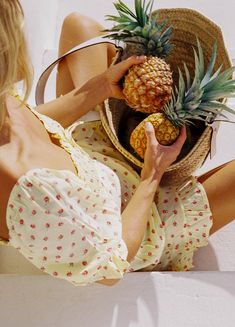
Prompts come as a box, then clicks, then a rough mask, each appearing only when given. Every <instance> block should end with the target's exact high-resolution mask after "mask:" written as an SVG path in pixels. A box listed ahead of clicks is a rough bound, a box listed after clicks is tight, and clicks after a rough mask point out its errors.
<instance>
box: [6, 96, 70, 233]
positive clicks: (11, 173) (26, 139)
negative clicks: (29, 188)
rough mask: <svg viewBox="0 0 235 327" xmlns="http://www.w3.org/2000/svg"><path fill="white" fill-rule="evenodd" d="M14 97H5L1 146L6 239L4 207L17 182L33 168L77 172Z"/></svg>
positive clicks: (67, 155) (59, 148) (41, 125)
mask: <svg viewBox="0 0 235 327" xmlns="http://www.w3.org/2000/svg"><path fill="white" fill-rule="evenodd" d="M19 105H20V101H19V100H18V99H16V98H15V97H11V96H9V97H8V98H7V103H6V106H7V111H8V117H7V119H6V123H5V127H4V128H3V129H2V132H1V145H0V180H1V189H2V190H4V192H1V193H0V237H2V238H4V239H8V236H9V235H8V228H7V225H6V207H7V203H8V199H9V196H10V193H11V190H12V188H13V186H14V185H15V183H16V182H17V180H18V179H19V178H20V176H22V175H23V174H25V173H26V172H27V171H29V170H31V169H33V168H52V169H59V170H60V169H66V170H70V171H72V172H73V173H76V168H75V166H74V164H73V162H72V160H71V159H70V155H69V154H68V153H67V152H66V151H65V150H64V149H62V148H61V147H60V146H59V141H58V139H57V138H55V137H53V136H52V135H51V136H50V135H49V134H48V132H47V131H46V129H45V128H44V126H43V124H42V123H41V122H40V120H39V119H38V118H37V117H36V116H35V115H34V114H33V113H32V112H31V111H30V110H29V109H28V108H27V107H26V106H23V105H22V106H20V107H19Z"/></svg>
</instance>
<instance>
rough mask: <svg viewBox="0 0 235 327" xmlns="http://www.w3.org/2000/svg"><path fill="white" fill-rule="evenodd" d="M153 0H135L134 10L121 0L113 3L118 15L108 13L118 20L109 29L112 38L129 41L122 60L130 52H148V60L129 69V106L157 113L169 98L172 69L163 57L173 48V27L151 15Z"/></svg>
mask: <svg viewBox="0 0 235 327" xmlns="http://www.w3.org/2000/svg"><path fill="white" fill-rule="evenodd" d="M153 1H154V0H150V1H149V2H148V3H146V0H135V13H134V12H132V11H131V10H130V9H129V8H128V7H127V6H126V5H125V4H124V3H123V2H122V1H121V0H119V1H118V2H117V3H115V4H114V6H115V8H116V9H117V11H118V13H119V16H110V15H109V16H107V19H108V20H112V21H115V22H116V23H118V24H117V25H116V26H114V27H113V28H112V29H110V30H106V31H109V32H112V33H111V34H109V35H108V37H109V38H111V39H116V40H123V41H124V42H125V43H126V45H127V46H126V49H124V51H123V53H122V56H121V58H120V60H123V59H125V58H127V57H130V56H131V55H146V56H147V58H146V61H145V62H144V63H142V64H140V65H135V66H133V67H131V68H130V69H129V72H128V74H127V75H126V76H125V77H124V88H123V93H124V95H125V99H126V102H127V104H128V105H129V107H131V108H133V109H135V110H136V111H141V112H144V113H152V112H158V111H160V110H161V109H162V107H163V106H164V105H165V104H166V103H167V102H168V101H169V100H170V98H171V94H172V84H173V79H172V72H171V69H170V66H169V65H168V64H167V63H166V62H165V60H164V58H165V57H166V56H168V55H169V53H170V51H171V50H172V48H173V45H172V44H170V42H169V40H170V37H171V33H172V27H171V26H169V27H168V28H166V21H164V22H163V23H161V24H158V23H157V21H156V17H155V18H154V17H152V7H153Z"/></svg>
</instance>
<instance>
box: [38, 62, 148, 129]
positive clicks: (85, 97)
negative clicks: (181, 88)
mask: <svg viewBox="0 0 235 327" xmlns="http://www.w3.org/2000/svg"><path fill="white" fill-rule="evenodd" d="M144 60H145V57H135V56H133V57H130V58H128V59H127V60H124V61H122V62H121V63H119V64H117V65H114V66H111V67H109V68H108V69H107V70H106V71H105V72H104V73H102V74H100V75H98V76H96V77H94V78H92V79H91V80H89V81H88V82H87V83H85V84H84V85H83V86H82V87H81V88H80V89H74V90H73V91H71V92H69V93H67V94H66V95H64V96H61V97H59V98H57V99H55V100H53V101H50V102H48V103H46V104H42V105H40V106H38V107H37V110H38V111H39V112H40V113H42V114H44V115H47V116H49V117H51V118H52V119H54V120H56V121H58V122H59V123H60V124H61V125H62V126H63V127H68V126H69V125H71V124H72V123H73V122H75V121H76V120H78V119H79V118H80V117H81V116H83V115H84V114H86V113H87V112H88V111H90V110H92V109H94V108H95V107H96V105H98V104H100V103H102V102H103V101H104V100H105V99H107V98H109V97H114V98H119V99H122V98H123V93H122V89H121V87H120V85H119V81H120V79H121V78H122V77H123V76H124V75H125V73H126V72H127V70H128V69H129V68H130V67H131V66H132V65H135V64H139V63H141V62H143V61H144Z"/></svg>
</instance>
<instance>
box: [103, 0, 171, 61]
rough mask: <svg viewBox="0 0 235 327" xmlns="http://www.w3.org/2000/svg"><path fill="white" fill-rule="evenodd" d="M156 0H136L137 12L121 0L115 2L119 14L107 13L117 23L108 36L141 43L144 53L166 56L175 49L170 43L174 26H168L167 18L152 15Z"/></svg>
mask: <svg viewBox="0 0 235 327" xmlns="http://www.w3.org/2000/svg"><path fill="white" fill-rule="evenodd" d="M153 3H154V0H150V1H149V2H146V0H135V13H134V12H132V11H131V10H130V9H129V8H128V7H127V5H125V4H124V3H123V2H122V1H121V0H118V2H117V3H114V6H115V8H116V9H117V11H118V14H119V16H112V15H107V16H106V17H107V20H111V21H114V22H115V23H117V24H116V25H115V26H114V27H112V28H111V29H107V30H104V31H105V32H111V33H110V34H109V35H107V37H108V38H111V39H115V40H124V41H125V42H128V43H136V44H141V45H142V46H143V49H144V50H143V54H145V55H153V56H158V57H166V56H167V55H169V53H170V51H171V50H172V49H173V45H172V44H170V42H169V41H170V38H171V34H172V26H169V27H166V24H167V19H165V20H164V21H163V22H161V23H158V22H157V15H155V16H154V17H152V8H153Z"/></svg>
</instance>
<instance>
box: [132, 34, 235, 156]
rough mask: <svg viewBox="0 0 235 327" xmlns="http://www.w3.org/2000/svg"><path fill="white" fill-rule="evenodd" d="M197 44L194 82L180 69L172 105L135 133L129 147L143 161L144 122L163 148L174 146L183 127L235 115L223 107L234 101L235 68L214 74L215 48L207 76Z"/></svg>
mask: <svg viewBox="0 0 235 327" xmlns="http://www.w3.org/2000/svg"><path fill="white" fill-rule="evenodd" d="M197 43H198V53H197V52H196V51H195V49H194V56H195V76H194V80H193V81H192V82H191V80H190V74H189V71H188V68H187V66H186V64H184V70H185V76H186V77H185V79H184V78H183V74H182V72H181V71H180V69H179V85H178V88H177V87H175V90H174V92H173V94H172V99H171V101H170V102H169V103H168V104H166V105H165V107H164V108H163V111H162V112H158V113H153V114H151V115H149V116H148V117H147V118H145V119H144V120H143V121H142V122H141V123H140V124H139V125H138V126H137V127H136V128H135V129H134V130H133V132H132V134H131V137H130V144H131V146H132V147H133V148H134V150H135V152H136V153H137V154H138V155H139V156H140V157H141V158H144V153H145V150H146V144H147V139H146V135H145V122H147V121H149V122H151V123H152V124H153V126H154V129H155V135H156V138H157V140H158V142H159V143H160V144H162V145H170V144H172V143H174V141H175V140H176V138H177V137H178V135H179V133H180V128H181V127H182V126H183V125H187V124H193V121H202V122H205V123H211V122H213V120H214V119H215V117H216V116H222V117H225V118H227V117H226V116H225V115H224V114H223V113H222V112H225V111H227V112H230V113H233V114H235V111H234V110H232V109H231V108H229V107H228V106H226V104H225V103H222V102H221V100H223V99H226V98H229V97H235V80H233V79H232V78H231V76H232V73H233V72H234V70H235V67H231V68H228V69H226V70H225V71H224V72H222V73H221V68H222V66H220V68H219V69H218V70H217V71H216V72H215V73H214V74H213V68H214V65H215V61H216V56H217V46H216V44H215V45H214V47H213V50H212V56H211V60H210V62H209V64H208V67H207V70H206V72H205V68H204V55H203V51H202V48H201V45H200V42H199V41H198V40H197ZM185 80H186V81H185Z"/></svg>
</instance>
